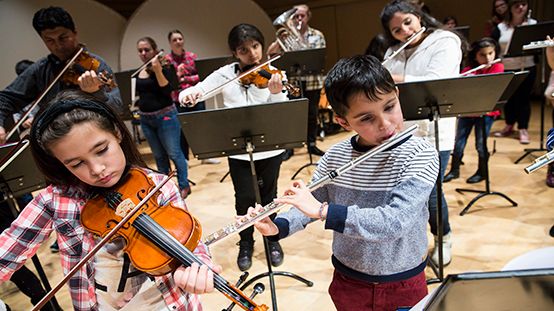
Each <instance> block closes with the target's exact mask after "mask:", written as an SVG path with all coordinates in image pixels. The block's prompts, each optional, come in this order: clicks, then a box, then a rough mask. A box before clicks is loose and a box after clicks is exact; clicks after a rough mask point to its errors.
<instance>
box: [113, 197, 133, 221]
mask: <svg viewBox="0 0 554 311" xmlns="http://www.w3.org/2000/svg"><path fill="white" fill-rule="evenodd" d="M134 207H135V203H133V201H132V200H131V199H129V198H127V199H125V200H123V201H122V202H121V203H119V204H118V205H117V208H116V209H115V214H116V215H117V216H119V217H121V218H123V217H125V216H127V214H128V213H129V212H130V211H131V210H132V209H133V208H134Z"/></svg>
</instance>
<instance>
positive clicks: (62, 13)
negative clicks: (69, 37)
mask: <svg viewBox="0 0 554 311" xmlns="http://www.w3.org/2000/svg"><path fill="white" fill-rule="evenodd" d="M56 27H64V28H67V29H69V30H71V31H73V32H75V24H74V23H73V19H72V18H71V15H69V13H67V11H66V10H64V9H63V8H60V7H56V6H51V7H47V8H43V9H40V10H38V11H37V12H36V13H35V16H33V28H35V30H36V31H37V33H38V34H39V35H40V34H41V32H42V31H43V30H45V29H54V28H56Z"/></svg>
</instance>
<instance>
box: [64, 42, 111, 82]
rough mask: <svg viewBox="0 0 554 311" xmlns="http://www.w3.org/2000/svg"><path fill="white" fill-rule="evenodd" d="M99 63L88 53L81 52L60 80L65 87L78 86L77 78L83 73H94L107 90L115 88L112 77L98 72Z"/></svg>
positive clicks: (104, 72) (106, 73) (106, 72)
mask: <svg viewBox="0 0 554 311" xmlns="http://www.w3.org/2000/svg"><path fill="white" fill-rule="evenodd" d="M99 67H100V61H99V60H98V59H96V58H94V57H93V56H92V55H90V53H89V52H87V51H83V52H82V53H80V54H79V56H77V58H76V59H75V61H74V62H73V64H72V65H71V66H70V67H69V68H68V69H67V70H66V71H65V72H64V74H63V75H62V77H61V79H62V81H63V83H64V84H65V85H66V86H72V85H79V77H80V76H81V75H82V74H83V73H84V72H85V71H94V72H96V73H97V76H98V80H99V81H100V82H102V84H104V85H106V86H107V87H108V88H110V89H112V88H115V87H117V85H116V83H115V81H114V79H113V77H112V75H111V74H110V73H109V72H108V71H106V70H104V71H102V72H98V68H99Z"/></svg>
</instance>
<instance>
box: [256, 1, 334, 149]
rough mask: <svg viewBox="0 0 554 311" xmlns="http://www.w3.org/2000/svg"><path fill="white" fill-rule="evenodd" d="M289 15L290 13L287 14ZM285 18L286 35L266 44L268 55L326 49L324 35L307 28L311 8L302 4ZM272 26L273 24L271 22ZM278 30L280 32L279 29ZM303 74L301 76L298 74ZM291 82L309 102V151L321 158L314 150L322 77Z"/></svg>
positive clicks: (315, 75)
mask: <svg viewBox="0 0 554 311" xmlns="http://www.w3.org/2000/svg"><path fill="white" fill-rule="evenodd" d="M289 12H290V13H289ZM283 15H285V16H288V15H290V17H285V18H284V20H285V21H286V27H285V28H288V29H287V31H286V32H281V34H282V36H281V38H279V36H278V37H277V40H276V41H275V42H273V43H272V44H270V45H269V47H268V49H267V54H268V55H273V54H277V53H281V52H288V51H294V50H305V49H319V48H324V47H325V36H323V33H322V32H321V31H319V30H317V29H315V28H312V27H310V26H309V24H308V23H309V21H310V19H311V17H312V12H311V11H310V8H309V7H308V6H307V5H305V4H300V5H295V6H294V7H293V8H292V9H291V10H289V11H287V12H285V13H283ZM274 24H275V23H274ZM280 30H281V29H280ZM301 74H302V73H301ZM289 78H290V82H293V83H294V82H299V83H300V84H301V85H302V90H303V94H304V97H306V98H308V100H309V106H308V107H309V108H308V137H307V141H308V152H309V153H311V154H314V155H318V156H322V155H323V154H324V152H323V151H322V150H320V149H319V148H317V146H316V137H317V113H318V104H319V97H320V92H321V88H322V87H323V80H324V79H325V76H324V75H322V74H309V75H301V76H299V77H298V79H299V81H298V80H297V81H295V79H294V77H289ZM291 155H292V151H287V153H286V154H285V160H286V159H288V158H289V157H290V156H291Z"/></svg>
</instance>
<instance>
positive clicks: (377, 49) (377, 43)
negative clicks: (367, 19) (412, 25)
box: [364, 33, 390, 61]
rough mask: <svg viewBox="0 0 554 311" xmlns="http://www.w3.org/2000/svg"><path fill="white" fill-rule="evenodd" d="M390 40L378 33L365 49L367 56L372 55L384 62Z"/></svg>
mask: <svg viewBox="0 0 554 311" xmlns="http://www.w3.org/2000/svg"><path fill="white" fill-rule="evenodd" d="M389 46H390V44H389V40H388V39H387V37H386V36H385V35H384V34H382V33H378V34H377V35H375V37H373V38H372V39H371V41H369V45H368V46H367V48H366V49H365V53H364V54H365V55H372V56H375V57H377V59H379V60H380V61H383V59H384V58H385V53H386V52H387V49H388V48H389Z"/></svg>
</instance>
